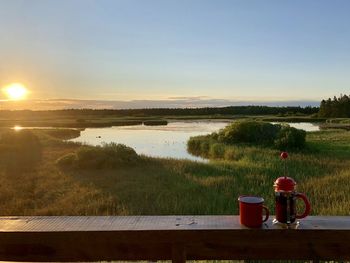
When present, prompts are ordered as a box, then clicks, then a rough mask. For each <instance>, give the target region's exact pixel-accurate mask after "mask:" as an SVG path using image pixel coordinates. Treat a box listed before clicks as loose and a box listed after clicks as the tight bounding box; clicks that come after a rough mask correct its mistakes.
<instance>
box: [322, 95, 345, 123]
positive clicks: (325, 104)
mask: <svg viewBox="0 0 350 263" xmlns="http://www.w3.org/2000/svg"><path fill="white" fill-rule="evenodd" d="M318 115H319V116H320V117H337V118H350V97H349V96H347V95H340V97H339V98H337V97H336V96H334V98H333V99H331V98H328V100H322V101H321V105H320V110H319V113H318Z"/></svg>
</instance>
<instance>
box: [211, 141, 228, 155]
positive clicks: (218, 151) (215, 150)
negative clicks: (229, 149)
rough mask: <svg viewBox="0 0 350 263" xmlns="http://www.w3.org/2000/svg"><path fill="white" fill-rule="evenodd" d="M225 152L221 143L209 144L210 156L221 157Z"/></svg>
mask: <svg viewBox="0 0 350 263" xmlns="http://www.w3.org/2000/svg"><path fill="white" fill-rule="evenodd" d="M224 154H225V147H224V145H222V144H221V143H214V144H212V145H210V150H209V156H210V157H212V158H222V157H223V156H224Z"/></svg>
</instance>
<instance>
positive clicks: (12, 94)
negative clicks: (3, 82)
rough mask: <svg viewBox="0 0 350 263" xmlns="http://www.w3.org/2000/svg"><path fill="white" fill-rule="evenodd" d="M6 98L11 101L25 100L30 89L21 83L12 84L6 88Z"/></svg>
mask: <svg viewBox="0 0 350 263" xmlns="http://www.w3.org/2000/svg"><path fill="white" fill-rule="evenodd" d="M4 92H5V94H6V96H7V97H8V98H9V99H10V100H22V99H25V97H26V95H27V93H28V89H27V88H26V87H25V86H24V85H23V84H21V83H12V84H10V85H8V86H6V87H5V88H4Z"/></svg>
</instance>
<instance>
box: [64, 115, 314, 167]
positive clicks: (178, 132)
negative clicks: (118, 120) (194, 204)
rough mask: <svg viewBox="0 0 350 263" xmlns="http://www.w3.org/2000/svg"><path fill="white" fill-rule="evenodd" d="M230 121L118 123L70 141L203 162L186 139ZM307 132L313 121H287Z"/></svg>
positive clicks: (93, 130) (216, 129)
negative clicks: (189, 148)
mask: <svg viewBox="0 0 350 263" xmlns="http://www.w3.org/2000/svg"><path fill="white" fill-rule="evenodd" d="M228 123H229V121H175V122H169V124H168V125H165V126H145V125H133V126H118V127H110V128H87V129H85V130H84V131H82V132H81V136H79V137H78V138H75V139H72V140H70V141H74V142H81V143H87V144H90V145H101V144H102V143H109V142H115V143H122V144H125V145H127V146H130V147H132V148H134V149H135V151H136V152H137V153H138V154H145V155H149V156H154V157H165V158H177V159H190V160H195V161H203V160H204V159H202V158H199V157H196V156H193V155H191V154H189V153H188V152H187V141H188V139H189V138H190V137H191V136H197V135H206V134H210V133H212V132H214V131H218V130H220V129H222V128H224V127H225V126H226V125H227V124H228ZM289 125H290V126H292V127H295V128H298V129H304V130H306V131H317V130H319V126H318V125H316V124H313V123H289Z"/></svg>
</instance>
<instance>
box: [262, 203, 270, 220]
mask: <svg viewBox="0 0 350 263" xmlns="http://www.w3.org/2000/svg"><path fill="white" fill-rule="evenodd" d="M262 208H263V210H265V219H264V220H263V222H266V221H267V219H269V215H270V212H269V209H268V208H267V207H266V206H264V205H263V207H262Z"/></svg>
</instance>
